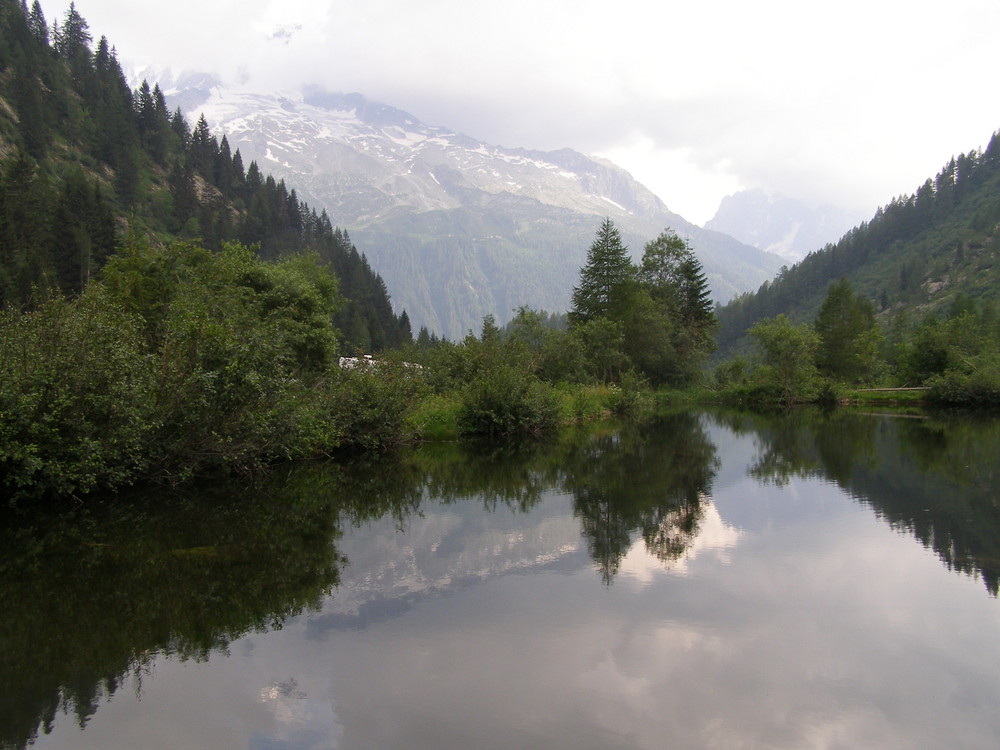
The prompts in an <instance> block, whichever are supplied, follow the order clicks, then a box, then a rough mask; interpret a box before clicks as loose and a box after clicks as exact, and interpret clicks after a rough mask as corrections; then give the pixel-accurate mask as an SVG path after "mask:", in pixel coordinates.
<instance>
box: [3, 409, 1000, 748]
mask: <svg viewBox="0 0 1000 750" xmlns="http://www.w3.org/2000/svg"><path fill="white" fill-rule="evenodd" d="M0 541H2V542H3V551H2V552H0V746H2V747H4V748H7V747H11V748H20V747H24V746H25V745H26V744H29V743H33V744H34V746H36V747H38V748H74V749H81V748H102V750H108V749H114V748H137V747H142V748H152V749H156V748H163V749H164V750H166V749H168V748H169V749H170V750H176V749H177V748H213V749H227V748H249V749H250V750H293V749H294V750H307V749H309V750H311V749H314V748H315V749H320V748H344V749H347V748H350V749H357V750H373V749H394V748H406V749H407V750H421V749H423V748H426V749H428V750H431V749H433V750H448V749H449V748H462V749H478V748H498V749H499V748H503V749H504V750H509V749H510V748H552V749H560V748H567V749H568V748H573V749H574V750H579V749H580V748H594V749H598V748H608V749H612V748H614V749H618V748H633V749H634V748H666V747H670V748H796V749H799V748H869V747H877V748H881V749H883V750H885V749H887V748H889V749H891V748H900V749H903V748H905V749H906V750H913V749H914V748H934V749H935V750H937V749H939V748H942V747H947V748H975V749H976V750H980V749H982V748H995V747H1000V711H998V709H997V706H998V705H1000V602H998V600H997V589H998V580H1000V579H998V576H1000V422H997V421H970V420H959V419H949V418H940V417H939V418H933V419H924V418H913V417H902V416H884V415H868V414H858V413H852V412H846V411H840V412H835V413H834V414H832V415H823V414H820V413H818V412H797V413H794V414H792V415H775V416H753V417H751V416H746V415H717V414H681V415H675V416H671V417H665V418H662V419H658V420H656V421H654V422H651V423H648V424H643V425H625V426H618V427H609V426H601V427H598V428H591V429H588V430H587V431H581V432H579V433H573V434H567V435H564V436H562V437H560V438H559V439H558V440H556V441H553V442H549V443H541V444H537V445H526V446H520V447H518V448H517V449H516V450H509V449H508V450H502V449H495V448H494V449H492V450H491V449H488V448H483V447H480V448H478V449H473V448H471V447H468V446H466V447H461V446H454V445H434V446H427V447H425V448H422V449H421V450H418V451H415V452H413V453H410V454H407V455H405V456H401V457H395V458H386V459H384V460H380V461H379V462H378V464H377V465H361V464H351V465H344V464H325V465H319V466H317V465H310V466H300V467H294V468H290V469H284V470H281V471H279V472H275V473H274V474H273V475H272V476H269V477H268V478H267V479H266V480H265V481H264V482H262V483H259V484H258V485H257V486H256V487H253V488H246V487H242V486H241V487H233V486H232V485H230V486H227V487H214V488H199V489H197V490H193V489H191V490H185V492H184V493H183V494H181V495H173V496H162V497H160V496H157V497H151V496H150V497H144V498H141V501H140V502H138V503H137V504H136V505H134V506H133V505H125V506H122V507H116V508H113V509H104V508H102V507H90V508H87V509H80V510H77V511H75V512H73V513H71V514H69V515H66V516H65V517H62V518H60V519H59V520H58V521H53V520H52V519H51V518H46V519H35V520H32V519H30V518H27V519H25V518H21V519H16V520H11V519H8V521H7V522H6V525H5V529H4V530H3V538H2V540H0Z"/></svg>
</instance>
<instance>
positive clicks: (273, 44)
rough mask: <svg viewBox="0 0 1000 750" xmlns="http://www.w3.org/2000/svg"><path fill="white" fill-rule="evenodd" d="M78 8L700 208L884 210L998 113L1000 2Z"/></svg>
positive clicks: (179, 61) (397, 0) (371, 2)
mask: <svg viewBox="0 0 1000 750" xmlns="http://www.w3.org/2000/svg"><path fill="white" fill-rule="evenodd" d="M77 8H78V10H79V11H80V12H81V13H82V14H83V15H84V17H85V18H87V19H88V21H89V22H90V25H91V30H92V32H93V33H94V34H95V35H96V36H99V35H100V34H107V35H108V37H109V39H110V40H111V41H112V43H114V44H115V45H116V46H117V47H118V50H119V54H120V56H121V57H122V59H123V60H125V61H134V62H138V63H154V64H156V65H157V66H159V67H167V66H170V67H172V68H174V69H175V70H177V69H183V68H200V69H206V70H211V71H214V72H218V73H220V74H222V75H223V77H225V78H228V79H229V80H230V81H234V82H235V81H239V80H245V81H247V85H250V86H256V87H260V88H261V89H276V88H278V89H280V88H285V89H290V88H299V87H302V86H304V85H308V84H317V85H321V86H323V87H325V88H328V89H331V90H338V91H358V92H361V93H363V94H365V95H366V96H368V97H369V98H373V99H376V100H379V101H383V102H385V103H387V104H390V105H392V106H395V107H398V108H401V109H405V110H407V111H410V112H412V113H413V114H414V115H415V116H417V117H419V118H420V119H421V120H424V121H426V122H428V123H430V124H435V125H445V126H447V127H451V128H454V129H456V130H459V131H462V132H465V133H467V134H469V135H472V136H474V137H477V138H481V139H483V140H486V141H489V142H492V143H496V144H498V145H504V146H510V147H517V146H520V147H525V148H534V149H552V148H561V147H571V148H575V149H577V150H580V151H585V152H589V153H598V154H603V155H613V156H614V158H615V160H616V161H618V162H619V163H620V164H621V165H622V166H623V167H625V168H626V169H629V170H630V171H632V172H633V174H634V175H635V176H637V177H638V178H639V179H641V180H643V181H644V182H646V183H647V184H648V185H649V186H650V187H651V188H653V189H654V191H655V192H657V193H658V194H660V196H661V197H662V198H664V199H665V201H666V203H667V204H668V206H671V208H673V209H674V210H680V212H681V213H682V214H684V213H685V211H687V212H688V214H691V215H690V216H688V218H694V219H696V220H704V219H707V218H709V216H710V214H711V212H712V211H713V210H714V207H715V206H716V205H717V204H718V201H719V200H720V199H721V197H723V195H724V194H725V192H732V191H733V190H734V189H737V188H752V187H760V188H764V189H766V190H769V191H772V192H781V193H785V194H790V195H794V196H795V197H799V198H803V199H806V200H807V201H811V202H832V203H835V204H840V205H843V206H845V207H847V208H855V209H857V208H865V209H867V210H871V211H873V210H874V208H875V207H876V206H877V205H878V204H881V203H886V202H888V201H889V200H890V199H891V198H892V197H894V196H895V195H897V194H900V193H904V192H912V191H913V190H915V189H916V187H917V186H918V185H919V184H920V183H921V182H923V180H924V179H926V178H927V177H929V176H932V175H933V174H934V173H935V172H936V171H937V170H938V169H939V168H940V167H941V166H942V165H943V164H944V163H945V162H946V161H947V160H948V158H949V157H950V156H952V155H954V154H956V153H958V152H961V151H966V150H969V149H972V148H976V147H979V146H981V145H985V142H986V141H987V140H988V138H989V137H990V135H991V133H992V132H993V131H994V130H995V129H996V128H997V127H1000V100H998V99H997V98H996V97H991V96H989V95H988V94H987V93H986V92H988V91H990V90H991V89H992V70H993V69H994V67H995V64H994V61H993V59H992V50H993V48H994V46H993V40H992V38H991V33H992V31H991V30H992V29H995V28H996V27H997V25H998V24H1000V4H997V3H995V2H994V1H993V0H953V2H951V3H947V4H945V3H939V4H933V5H931V4H921V5H918V6H914V5H913V4H912V3H910V2H904V0H882V1H880V2H878V3H870V2H868V0H845V2H842V3H838V4H837V5H835V6H832V5H816V4H808V3H801V2H792V1H791V0H761V2H758V3H745V2H738V1H737V0H707V1H706V2H702V3H670V2H668V3H661V4H659V5H653V4H650V3H648V2H645V1H644V0H622V2H620V3H619V4H618V5H616V6H615V8H614V9H610V8H609V7H608V6H607V4H606V3H598V2H596V0H585V1H583V2H581V1H580V0H574V1H572V2H571V1H570V0H547V1H546V2H541V3H539V2H537V1H536V0H530V1H529V0H509V1H508V2H507V3H504V4H503V5H499V6H497V5H483V4H480V3H469V2H467V1H465V0H428V2H423V3H412V2H404V1H403V0H366V2H364V3H362V2H359V1H358V0H326V2H319V3H317V2H309V1H307V0H283V1H282V2H277V1H276V0H244V1H242V2H236V0H219V1H218V2H213V3H203V2H197V3H196V2H192V0H176V2H174V3H172V4H170V5H168V6H167V5H165V6H156V7H155V8H154V7H152V6H145V5H141V4H135V3H128V2H124V0H81V1H80V2H78V3H77ZM46 12H47V17H48V18H49V20H50V21H51V20H53V19H55V18H58V17H59V16H60V15H61V14H62V13H64V10H63V9H61V8H59V9H56V8H53V7H49V8H46ZM695 214H697V216H695ZM706 214H707V215H706ZM685 215H687V214H685Z"/></svg>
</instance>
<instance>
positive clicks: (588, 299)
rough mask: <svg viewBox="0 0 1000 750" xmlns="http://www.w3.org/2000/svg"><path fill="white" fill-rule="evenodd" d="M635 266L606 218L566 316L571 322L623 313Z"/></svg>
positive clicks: (574, 291)
mask: <svg viewBox="0 0 1000 750" xmlns="http://www.w3.org/2000/svg"><path fill="white" fill-rule="evenodd" d="M634 277H635V267H634V266H633V265H632V260H631V258H630V257H629V253H628V248H626V247H625V245H624V244H622V238H621V233H620V232H619V231H618V228H617V227H615V225H614V223H613V222H612V221H611V219H605V220H604V222H603V223H602V224H601V228H600V229H599V230H598V232H597V237H596V238H595V239H594V242H593V243H592V244H591V246H590V250H589V251H588V252H587V262H586V264H585V265H584V266H583V268H581V269H580V285H579V286H577V287H574V288H573V298H572V309H571V310H570V313H569V316H570V321H571V322H572V323H573V324H574V325H580V324H583V323H587V322H588V321H591V320H595V319H597V318H602V317H608V316H612V317H614V316H615V314H616V313H618V314H620V313H622V312H623V310H622V308H623V306H624V303H625V299H624V298H625V297H626V296H627V294H628V291H629V285H630V284H631V282H632V280H633V279H634Z"/></svg>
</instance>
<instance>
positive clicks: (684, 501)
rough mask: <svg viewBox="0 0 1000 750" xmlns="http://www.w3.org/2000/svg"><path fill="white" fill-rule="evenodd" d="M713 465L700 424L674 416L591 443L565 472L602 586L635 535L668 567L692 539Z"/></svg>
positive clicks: (685, 416)
mask: <svg viewBox="0 0 1000 750" xmlns="http://www.w3.org/2000/svg"><path fill="white" fill-rule="evenodd" d="M717 466H718V458H717V456H716V450H715V445H714V444H713V443H712V442H711V441H710V440H709V438H708V435H707V433H706V432H705V430H704V428H703V426H702V423H701V418H700V417H699V416H697V415H694V414H677V415H673V416H671V417H668V418H664V419H662V420H659V421H658V422H657V423H655V424H652V425H650V424H645V425H630V426H629V427H626V428H623V429H621V430H619V431H617V432H615V433H611V434H608V435H603V436H599V437H597V438H595V439H594V440H592V441H590V442H589V443H588V444H587V445H585V446H584V447H583V448H582V449H581V450H579V451H578V452H577V453H576V454H575V455H574V456H573V463H572V464H570V465H568V466H567V471H566V474H565V479H564V486H565V488H566V489H567V490H568V491H569V492H571V493H572V495H573V499H574V509H575V513H576V515H577V516H578V517H579V518H580V522H581V525H582V530H583V534H584V536H585V537H586V538H587V545H588V548H589V550H590V554H591V556H592V557H593V558H594V560H595V562H596V563H597V565H598V568H599V570H600V573H601V578H602V580H603V581H604V582H605V583H606V584H609V583H611V581H612V579H613V578H614V576H615V574H616V573H617V572H618V569H619V566H620V565H621V561H622V559H623V558H624V557H625V555H626V554H628V552H629V549H630V548H631V547H632V543H633V533H634V532H639V533H640V534H641V535H642V538H643V540H644V541H645V544H646V547H647V549H648V550H649V551H650V552H651V553H652V554H654V555H655V556H656V557H657V558H658V559H660V560H662V561H664V562H667V563H670V562H673V561H676V560H678V559H679V558H681V557H682V556H683V555H684V553H685V551H686V550H687V548H688V547H689V546H690V544H691V542H692V540H693V539H694V538H695V537H696V536H697V534H698V531H699V525H700V523H701V520H702V517H703V515H704V500H705V498H706V496H707V495H709V494H711V484H712V477H713V475H714V471H715V469H716V467H717Z"/></svg>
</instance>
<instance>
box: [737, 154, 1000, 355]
mask: <svg viewBox="0 0 1000 750" xmlns="http://www.w3.org/2000/svg"><path fill="white" fill-rule="evenodd" d="M998 227H1000V135H997V134H994V135H993V137H992V138H991V139H990V142H989V145H988V146H987V147H986V149H985V150H984V151H983V152H982V153H979V152H977V151H971V152H970V153H968V154H962V155H960V156H958V157H957V158H953V159H951V160H950V161H949V162H948V164H947V165H946V166H945V167H944V168H943V169H942V170H941V172H940V173H938V175H937V176H936V177H934V178H933V179H928V180H927V181H925V182H924V184H923V185H921V186H920V187H919V188H918V189H917V191H916V192H915V193H913V194H912V195H908V196H903V197H899V198H896V199H895V200H893V201H891V202H890V203H889V204H888V205H886V206H884V207H883V208H880V209H879V210H878V211H877V212H876V214H875V216H874V217H873V218H872V219H871V221H868V222H865V223H863V224H861V225H860V226H858V227H856V228H854V229H852V230H851V231H850V232H848V233H847V234H846V235H844V237H843V238H842V239H841V240H840V241H839V242H837V243H835V244H830V245H827V246H826V247H824V248H822V249H820V250H817V251H815V252H813V253H810V254H809V255H808V256H807V257H806V258H804V259H803V260H802V261H800V262H799V263H797V264H795V265H794V266H792V267H791V268H783V269H782V270H781V273H780V274H779V275H778V277H777V278H776V279H774V280H773V281H769V282H766V283H764V284H763V285H762V286H761V287H760V289H758V290H757V291H756V292H753V293H748V294H744V295H742V296H741V297H739V298H737V299H735V300H733V301H732V302H731V303H729V304H727V305H726V306H724V307H722V308H720V309H719V310H718V316H719V321H720V325H721V329H720V333H719V349H720V353H721V354H726V353H729V352H731V351H732V350H733V348H734V347H736V346H737V345H738V344H739V342H740V341H741V340H742V339H743V338H744V337H745V336H746V335H747V332H748V331H749V329H750V328H751V327H752V326H753V325H754V323H756V322H758V321H760V320H762V319H764V318H769V317H773V316H775V315H778V314H785V315H787V316H789V318H791V319H792V320H793V321H795V322H803V321H806V320H809V319H811V317H812V316H813V315H815V314H816V312H817V311H818V310H819V307H820V304H821V303H822V300H823V298H824V296H825V294H826V292H827V290H828V288H829V286H830V284H832V283H834V282H837V281H839V280H841V279H847V280H848V281H849V282H850V284H851V286H852V287H853V288H854V289H855V290H856V291H857V292H858V293H859V294H860V295H861V296H863V297H864V298H865V299H868V300H870V301H871V302H872V303H873V305H874V306H875V311H876V313H877V314H878V315H879V316H880V318H881V319H882V320H883V321H885V323H886V325H887V326H888V325H889V324H890V321H891V319H892V317H893V315H894V314H896V313H897V312H900V311H904V310H905V311H906V312H907V315H908V316H909V318H910V321H911V322H912V323H913V324H914V325H915V324H916V323H917V322H919V320H920V319H922V318H923V316H924V315H926V314H927V313H932V314H937V315H940V316H943V315H945V314H946V311H947V310H948V309H949V307H950V306H952V305H953V304H954V303H955V301H956V300H963V299H964V300H965V302H961V304H968V302H969V301H971V302H972V303H974V304H976V305H978V306H980V307H981V306H984V305H988V304H991V303H992V302H993V300H994V299H995V298H996V294H997V291H998V290H1000V263H998V259H997V255H996V246H995V239H996V236H997V230H998Z"/></svg>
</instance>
